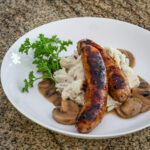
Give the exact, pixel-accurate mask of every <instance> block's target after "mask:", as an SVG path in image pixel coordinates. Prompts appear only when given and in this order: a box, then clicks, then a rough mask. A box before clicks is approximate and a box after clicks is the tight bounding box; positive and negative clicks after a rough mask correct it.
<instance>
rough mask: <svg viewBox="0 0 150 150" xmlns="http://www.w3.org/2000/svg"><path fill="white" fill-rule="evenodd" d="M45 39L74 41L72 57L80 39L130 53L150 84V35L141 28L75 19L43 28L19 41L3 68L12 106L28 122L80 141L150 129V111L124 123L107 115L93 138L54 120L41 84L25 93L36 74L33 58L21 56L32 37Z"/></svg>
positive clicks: (109, 21)
mask: <svg viewBox="0 0 150 150" xmlns="http://www.w3.org/2000/svg"><path fill="white" fill-rule="evenodd" d="M40 33H43V34H44V35H45V36H48V37H50V36H52V35H58V37H60V38H61V39H64V40H67V39H70V40H72V41H73V46H71V47H70V48H69V49H68V51H67V53H63V54H62V55H70V54H72V53H73V51H74V50H75V49H76V43H77V41H79V40H80V39H83V38H90V39H92V40H94V41H96V42H97V43H99V44H101V45H102V46H112V47H116V48H124V49H127V50H130V51H131V52H132V53H133V54H134V56H135V58H136V67H135V71H136V72H137V74H139V75H140V76H142V77H143V78H144V79H146V80H147V81H150V69H148V68H149V65H150V58H149V57H150V44H149V41H150V32H149V31H147V30H144V29H142V28H140V27H138V26H135V25H132V24H129V23H126V22H122V21H117V20H112V19H104V18H91V17H84V18H73V19H65V20H60V21H56V22H51V23H48V24H45V25H42V26H40V27H38V28H36V29H33V30H32V31H30V32H28V33H27V34H25V35H24V36H22V37H21V38H20V39H18V40H17V41H16V42H15V43H14V44H13V45H12V46H11V48H10V49H9V50H8V52H7V53H6V55H5V57H4V60H3V63H2V68H1V80H2V86H3V89H4V91H5V93H6V95H7V97H8V99H9V100H10V102H11V103H12V104H13V105H14V107H16V108H17V109H18V111H20V112H21V113H22V114H24V115H25V116H26V117H27V118H29V119H31V120H32V121H34V122H36V123H38V124H40V125H41V126H43V127H46V128H48V129H50V130H53V131H55V132H58V133H62V134H65V135H69V136H74V137H80V138H91V139H92V138H110V137H116V136H121V135H125V134H129V133H132V132H135V131H138V130H141V129H143V128H145V127H148V126H149V125H150V111H149V112H146V113H143V114H140V115H138V116H137V117H134V118H132V119H121V118H119V117H118V116H117V115H115V114H113V113H109V114H106V115H105V117H104V119H103V120H102V122H101V123H100V124H99V125H98V127H97V128H96V129H94V130H93V131H92V132H91V133H89V134H80V133H78V132H77V131H76V128H75V127H74V126H73V125H72V126H70V125H62V124H58V123H57V122H55V121H54V120H53V118H52V114H51V112H52V109H53V108H54V106H53V105H52V104H50V103H49V102H48V101H47V100H45V99H44V98H43V97H42V96H41V95H40V93H39V92H38V89H37V83H36V84H35V86H34V88H32V89H31V90H30V92H29V93H22V92H21V87H22V86H23V80H24V79H25V78H26V77H27V75H28V72H29V71H31V70H34V69H35V68H34V66H33V65H32V55H31V56H25V55H20V53H18V49H19V47H20V45H21V43H23V41H24V40H25V39H26V38H27V37H28V38H30V39H31V41H34V40H36V39H37V37H38V34H40ZM12 53H17V54H18V55H20V56H21V64H16V65H15V64H13V63H12V59H11V56H12Z"/></svg>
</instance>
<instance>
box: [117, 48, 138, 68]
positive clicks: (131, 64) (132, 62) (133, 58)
mask: <svg viewBox="0 0 150 150" xmlns="http://www.w3.org/2000/svg"><path fill="white" fill-rule="evenodd" d="M118 50H119V51H120V52H121V53H123V54H124V55H125V56H126V57H127V58H128V59H129V66H130V67H132V68H133V67H134V66H135V63H136V61H135V57H134V56H133V54H132V53H131V52H129V51H127V50H124V49H121V48H118Z"/></svg>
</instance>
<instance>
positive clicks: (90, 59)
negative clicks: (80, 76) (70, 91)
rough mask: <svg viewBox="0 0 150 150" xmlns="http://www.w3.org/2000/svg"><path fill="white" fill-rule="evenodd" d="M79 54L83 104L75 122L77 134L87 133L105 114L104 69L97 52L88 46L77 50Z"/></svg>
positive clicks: (105, 86)
mask: <svg viewBox="0 0 150 150" xmlns="http://www.w3.org/2000/svg"><path fill="white" fill-rule="evenodd" d="M78 51H80V52H81V56H82V62H83V68H84V74H85V80H86V85H87V87H86V91H85V104H84V106H83V108H82V109H81V112H80V113H79V115H78V117H77V121H76V127H77V129H78V131H79V132H82V133H88V132H90V131H91V130H92V129H93V128H95V127H96V126H97V125H98V123H100V121H101V120H102V118H103V116H104V113H105V112H106V103H107V80H106V79H107V77H106V68H105V65H104V62H103V59H102V57H101V54H100V53H99V51H98V50H97V49H96V48H95V47H92V46H90V45H87V46H85V47H83V48H82V49H78Z"/></svg>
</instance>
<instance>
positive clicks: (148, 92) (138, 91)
mask: <svg viewBox="0 0 150 150" xmlns="http://www.w3.org/2000/svg"><path fill="white" fill-rule="evenodd" d="M132 93H133V94H134V95H142V96H144V97H149V96H150V88H133V89H132Z"/></svg>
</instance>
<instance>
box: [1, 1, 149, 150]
mask: <svg viewBox="0 0 150 150" xmlns="http://www.w3.org/2000/svg"><path fill="white" fill-rule="evenodd" d="M81 16H97V17H107V18H114V19H119V20H123V21H127V22H130V23H133V24H136V25H138V26H141V27H143V28H146V29H148V30H150V0H141V1H139V0H137V2H136V1H135V0H126V1H125V0H101V1H100V0H0V62H1V61H2V59H3V57H4V55H5V53H6V52H7V50H8V48H9V47H10V46H11V45H12V44H13V43H14V42H15V41H16V40H17V39H18V38H19V37H21V36H22V35H23V34H25V33H26V32H28V31H30V30H31V29H33V28H35V27H37V26H40V25H42V24H45V23H48V22H51V21H55V20H59V19H64V18H71V17H81ZM0 149H1V150H5V149H9V150H10V149H36V150H37V149H42V150H46V149H50V150H53V149H54V150H57V149H58V150H59V149H62V150H67V149H72V150H86V149H91V150H93V149H94V150H96V149H100V150H101V149H102V150H103V149H105V150H107V149H108V150H109V149H110V150H112V149H115V150H120V149H122V150H126V149H127V150H129V149H135V150H138V149H140V150H149V149H150V127H149V128H146V129H144V130H142V131H139V132H137V133H133V134H130V135H128V136H124V137H119V138H112V139H101V140H85V139H77V138H71V137H67V136H64V135H60V134H56V133H53V132H52V131H49V130H47V129H45V128H43V127H41V126H39V125H37V124H35V123H33V122H31V121H30V120H29V119H27V118H25V117H24V116H23V115H21V114H20V113H19V112H18V111H17V110H16V109H15V108H14V107H13V106H12V105H11V104H10V102H9V101H8V99H7V97H6V96H5V94H4V92H3V90H2V87H1V84H0Z"/></svg>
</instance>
